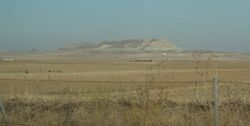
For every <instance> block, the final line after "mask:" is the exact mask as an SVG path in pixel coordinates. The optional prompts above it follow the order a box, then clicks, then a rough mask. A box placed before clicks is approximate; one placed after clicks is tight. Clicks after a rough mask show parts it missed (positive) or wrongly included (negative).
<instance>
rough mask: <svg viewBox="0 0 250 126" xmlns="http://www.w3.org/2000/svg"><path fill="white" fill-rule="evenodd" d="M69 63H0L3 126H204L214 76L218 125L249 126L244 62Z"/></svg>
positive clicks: (249, 89) (249, 71)
mask: <svg viewBox="0 0 250 126" xmlns="http://www.w3.org/2000/svg"><path fill="white" fill-rule="evenodd" d="M73 60H74V58H71V59H70V60H67V58H65V59H60V60H58V59H57V60H56V59H54V60H53V59H41V60H37V59H23V60H22V59H21V60H16V61H13V62H0V87H1V88H0V96H1V97H2V100H3V102H4V106H5V107H6V111H7V115H8V117H9V123H13V124H14V123H20V124H24V125H41V126H42V125H67V126H68V125H74V126H75V125H76V126H77V125H108V126H110V125H114V126H128V125H142V126H146V125H180V126H182V125H183V126H185V125H205V126H206V125H207V126H210V125H212V110H211V106H212V79H213V76H214V74H215V72H216V71H217V72H218V76H219V88H220V100H221V104H220V105H221V106H220V112H221V114H220V118H221V119H220V120H221V124H222V125H227V126H235V125H239V126H240V125H241V126H247V125H248V124H249V123H250V120H249V119H250V61H247V60H245V61H228V60H220V61H208V60H199V61H195V60H185V59H179V60H164V61H162V60H159V59H157V60H155V61H154V62H153V63H143V62H140V63H137V62H129V61H130V59H129V58H127V59H126V58H123V59H119V58H114V59H112V58H107V59H91V58H86V59H81V60H79V59H76V60H75V62H74V61H73ZM3 121H4V120H3ZM3 121H2V122H3ZM0 125H1V124H0Z"/></svg>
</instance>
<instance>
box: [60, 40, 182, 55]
mask: <svg viewBox="0 0 250 126" xmlns="http://www.w3.org/2000/svg"><path fill="white" fill-rule="evenodd" d="M60 50H63V51H70V50H98V51H115V50H116V51H176V52H177V51H178V52H179V51H181V49H180V48H178V47H176V46H175V45H174V44H173V43H170V42H168V41H166V40H164V39H146V40H144V39H126V40H120V41H103V42H101V43H98V44H92V43H80V44H66V45H64V46H63V47H62V48H60Z"/></svg>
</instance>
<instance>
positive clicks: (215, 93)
mask: <svg viewBox="0 0 250 126" xmlns="http://www.w3.org/2000/svg"><path fill="white" fill-rule="evenodd" d="M213 103H214V104H213V126H219V90H218V76H217V75H216V76H215V77H214V78H213Z"/></svg>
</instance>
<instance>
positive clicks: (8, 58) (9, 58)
mask: <svg viewBox="0 0 250 126" xmlns="http://www.w3.org/2000/svg"><path fill="white" fill-rule="evenodd" d="M14 60H16V59H15V58H11V57H5V58H0V61H14Z"/></svg>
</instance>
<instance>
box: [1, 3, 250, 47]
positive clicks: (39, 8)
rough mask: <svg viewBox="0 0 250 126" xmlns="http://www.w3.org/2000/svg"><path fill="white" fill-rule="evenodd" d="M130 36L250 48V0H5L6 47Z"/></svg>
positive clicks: (190, 44)
mask: <svg viewBox="0 0 250 126" xmlns="http://www.w3.org/2000/svg"><path fill="white" fill-rule="evenodd" d="M128 38H165V39H167V40H170V41H172V42H174V43H175V44H176V45H177V46H179V47H182V48H184V49H208V50H223V51H241V52H250V0H0V50H24V49H30V48H38V49H46V50H49V49H55V48H59V47H61V46H62V45H63V44H64V43H68V42H84V41H94V42H98V41H102V40H120V39H128Z"/></svg>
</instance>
